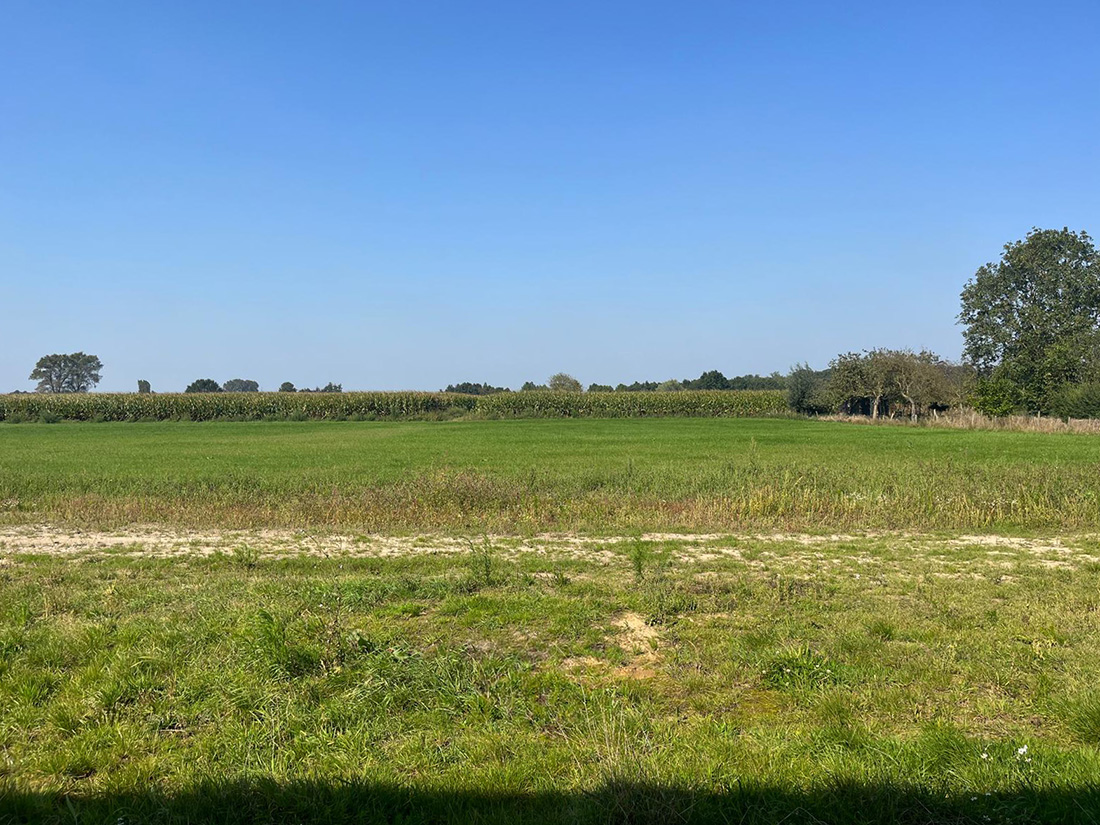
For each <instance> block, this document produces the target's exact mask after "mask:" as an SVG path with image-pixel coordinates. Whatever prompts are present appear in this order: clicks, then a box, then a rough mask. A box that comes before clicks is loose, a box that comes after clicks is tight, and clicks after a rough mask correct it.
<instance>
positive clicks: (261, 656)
mask: <svg viewBox="0 0 1100 825" xmlns="http://www.w3.org/2000/svg"><path fill="white" fill-rule="evenodd" d="M287 626H288V622H287V620H286V619H284V618H280V617H276V616H273V615H272V614H271V613H269V612H268V611H266V610H261V611H259V612H258V613H257V614H256V615H255V617H254V618H253V620H252V622H251V626H250V627H249V629H248V630H249V632H248V633H247V635H246V642H247V644H248V647H249V652H250V653H251V654H252V656H253V660H254V661H255V663H256V664H257V665H259V666H260V667H261V668H262V669H264V670H267V671H268V673H270V674H271V675H272V676H277V677H285V678H296V677H299V676H304V675H306V674H308V673H312V672H313V671H314V670H316V669H317V667H318V665H320V657H319V656H318V655H317V653H316V651H313V650H310V649H308V648H307V647H305V646H303V645H299V644H294V643H292V642H291V640H290V638H289V634H288V627H287Z"/></svg>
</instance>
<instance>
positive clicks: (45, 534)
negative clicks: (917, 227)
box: [0, 524, 1100, 567]
mask: <svg viewBox="0 0 1100 825" xmlns="http://www.w3.org/2000/svg"><path fill="white" fill-rule="evenodd" d="M639 539H640V540H642V541H645V542H656V543H664V544H666V545H667V546H668V547H669V548H670V550H671V552H672V555H673V557H675V558H677V559H680V560H683V561H696V562H699V561H706V560H708V559H716V558H721V557H733V558H742V557H743V556H746V557H748V558H752V557H755V556H757V555H760V550H761V547H762V546H763V547H765V548H769V549H768V550H764V551H763V555H765V556H772V557H775V556H783V557H785V558H787V559H792V558H793V557H798V558H800V559H802V560H818V561H820V562H821V563H827V562H828V561H829V560H830V559H838V558H845V559H846V560H848V561H856V562H859V561H868V562H869V561H871V557H870V556H867V555H866V552H865V550H866V547H867V546H868V545H870V544H880V543H883V542H885V543H887V544H889V545H892V546H894V547H899V548H900V547H902V546H904V547H908V548H912V549H913V550H914V551H921V552H922V553H923V554H925V555H926V557H929V558H930V559H932V560H935V559H936V558H938V557H943V558H944V559H945V560H946V557H947V556H948V555H950V554H951V553H952V551H953V550H963V549H965V548H969V549H971V550H973V549H980V550H982V555H983V556H986V557H988V558H987V561H988V562H990V563H996V561H997V557H999V556H1018V555H1019V554H1026V555H1028V556H1031V557H1034V558H1035V559H1036V560H1037V561H1039V562H1040V563H1042V564H1044V565H1045V566H1050V567H1076V566H1078V565H1079V564H1083V563H1088V562H1092V563H1096V562H1100V536H1096V535H1093V534H1082V535H1075V536H1060V537H1053V538H1023V537H1019V536H1002V535H954V536H943V535H937V534H922V533H906V532H895V533H883V532H868V533H863V534H845V535H840V534H829V535H817V534H802V533H766V534H758V533H744V534H721V533H707V534H678V533H648V534H642V535H641V536H609V537H599V536H581V535H575V534H565V533H546V534H541V535H536V536H528V537H515V536H498V535H485V536H477V537H473V538H463V537H456V536H448V535H439V534H422V535H412V536H388V535H380V534H358V535H353V534H330V533H311V532H303V531H291V530H183V529H172V528H165V527H158V526H144V527H140V526H136V527H133V528H131V529H128V530H124V531H89V530H80V529H75V528H71V527H63V526H56V525H49V524H42V525H33V526H32V525H21V526H9V527H0V565H3V564H6V563H10V560H11V558H12V557H14V556H17V555H22V554H33V555H53V556H69V557H73V558H78V557H88V556H93V557H94V556H107V555H112V556H128V557H133V558H141V557H145V558H173V557H186V556H191V557H194V556H200V557H201V556H214V555H219V554H239V553H247V554H249V555H252V556H255V557H256V558H269V559H272V558H291V557H300V556H313V557H320V558H329V557H358V558H386V557H393V556H408V555H420V554H448V553H450V554H463V553H468V552H471V551H473V550H477V549H479V548H481V547H483V546H486V545H488V546H490V547H491V548H492V549H493V551H494V552H496V553H502V554H504V555H511V554H521V553H536V554H538V553H541V554H547V553H553V554H555V555H566V556H572V557H576V558H583V559H586V560H590V561H603V562H605V563H608V562H611V561H615V560H621V559H622V557H623V553H624V550H626V549H627V547H628V546H629V544H630V543H631V542H637V541H638V540H639Z"/></svg>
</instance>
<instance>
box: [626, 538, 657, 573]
mask: <svg viewBox="0 0 1100 825" xmlns="http://www.w3.org/2000/svg"><path fill="white" fill-rule="evenodd" d="M629 552H630V566H631V567H633V568H634V580H635V581H641V580H642V579H644V578H645V569H646V566H647V565H648V564H649V561H650V559H651V558H652V556H653V548H652V546H651V545H650V543H649V542H647V541H642V540H640V539H636V540H634V541H632V542H630V551H629Z"/></svg>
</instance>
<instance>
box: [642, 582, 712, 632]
mask: <svg viewBox="0 0 1100 825" xmlns="http://www.w3.org/2000/svg"><path fill="white" fill-rule="evenodd" d="M644 596H645V604H646V613H647V614H648V615H647V617H646V622H647V624H651V625H662V624H673V623H674V622H675V621H676V619H677V617H679V616H680V615H681V614H683V613H694V612H695V611H697V610H698V609H699V598H698V597H697V596H696V595H695V594H694V593H692V592H690V591H689V590H687V589H685V588H682V587H678V586H677V585H676V584H675V583H673V582H670V581H669V580H668V579H664V578H661V579H656V580H653V581H652V582H651V583H650V584H649V585H648V586H647V587H646V588H645V591H644Z"/></svg>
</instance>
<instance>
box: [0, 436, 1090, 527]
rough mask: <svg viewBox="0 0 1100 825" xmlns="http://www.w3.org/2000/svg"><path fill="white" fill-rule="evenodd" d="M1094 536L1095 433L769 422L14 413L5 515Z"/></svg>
mask: <svg viewBox="0 0 1100 825" xmlns="http://www.w3.org/2000/svg"><path fill="white" fill-rule="evenodd" d="M41 521H60V522H67V523H75V524H83V525H88V526H93V527H111V526H117V525H126V524H132V523H135V522H138V523H153V522H155V523H167V524H177V525H189V526H200V527H201V526H216V527H288V528H313V529H327V530H328V529H353V530H355V529H358V530H369V531H382V532H394V533H399V532H418V531H434V530H448V531H455V532H460V533H470V532H495V533H518V534H523V533H536V532H540V531H546V530H551V531H561V530H579V531H584V532H590V533H599V532H603V533H617V532H624V531H634V530H681V531H682V530H687V531H714V530H754V529H769V530H776V529H779V530H792V529H793V530H869V529H917V530H926V529H966V530H1002V531H1003V530H1016V531H1057V530H1074V531H1081V530H1095V529H1100V440H1097V439H1095V438H1093V437H1090V436H1086V435H1078V434H1070V433H1067V434H1042V433H1020V432H1002V431H998V432H987V431H964V430H941V429H935V428H919V429H918V428H902V427H852V426H849V425H845V424H843V423H837V422H819V421H804V420H782V419H678V418H661V419H644V420H634V419H620V420H598V419H585V420H542V421H539V420H525V421H459V422H448V423H426V422H377V423H371V422H367V423H356V422H300V423H299V422H253V423H204V424H195V423H179V422H159V423H152V424H140V423H134V424H98V425H81V424H60V425H54V426H47V425H37V424H28V425H21V426H17V427H3V428H0V523H9V524H11V523H33V522H41Z"/></svg>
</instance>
